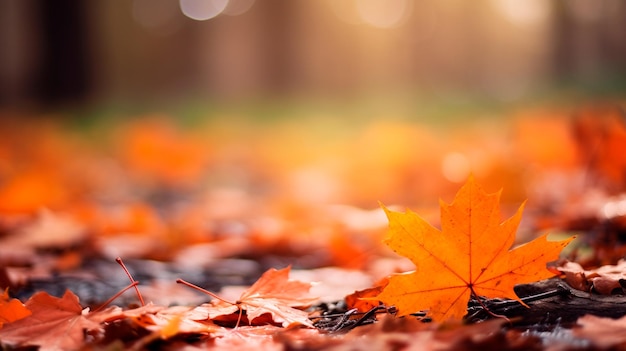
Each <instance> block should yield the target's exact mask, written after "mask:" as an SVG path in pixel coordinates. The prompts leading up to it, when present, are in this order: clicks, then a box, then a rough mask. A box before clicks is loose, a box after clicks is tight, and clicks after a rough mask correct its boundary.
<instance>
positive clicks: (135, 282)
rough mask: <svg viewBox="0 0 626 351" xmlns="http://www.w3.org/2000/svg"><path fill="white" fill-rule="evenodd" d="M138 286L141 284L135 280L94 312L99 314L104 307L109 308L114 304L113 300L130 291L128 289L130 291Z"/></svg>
mask: <svg viewBox="0 0 626 351" xmlns="http://www.w3.org/2000/svg"><path fill="white" fill-rule="evenodd" d="M138 284H139V282H138V281H135V280H133V282H132V283H130V284H128V285H127V286H126V287H125V288H124V289H122V290H120V291H118V292H117V293H116V294H115V295H113V296H111V297H110V298H109V299H108V300H106V301H105V302H104V303H103V304H102V305H100V306H99V307H98V308H96V309H95V310H93V311H92V312H98V311H100V310H102V309H103V308H104V307H106V306H108V305H109V304H110V303H111V302H113V300H115V299H117V298H118V297H119V296H120V295H122V294H123V293H124V292H126V290H128V289H130V288H132V287H135V288H136V287H137V285H138Z"/></svg>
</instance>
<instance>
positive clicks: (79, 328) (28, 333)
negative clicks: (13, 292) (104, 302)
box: [0, 290, 100, 351]
mask: <svg viewBox="0 0 626 351" xmlns="http://www.w3.org/2000/svg"><path fill="white" fill-rule="evenodd" d="M25 305H26V307H27V308H28V309H29V310H30V311H31V312H32V315H30V316H28V317H26V318H23V319H20V320H18V321H16V322H13V323H11V324H7V325H6V326H4V328H2V329H0V339H1V340H2V342H4V343H8V344H13V345H15V346H23V345H39V347H40V348H39V350H41V351H44V350H75V349H79V348H80V347H81V346H83V345H84V343H85V340H84V331H85V330H94V329H98V328H100V324H99V323H98V322H97V321H93V320H91V319H90V318H89V316H88V312H87V310H83V309H82V307H81V306H80V304H79V303H78V297H77V296H76V295H74V293H72V292H71V291H69V290H67V291H66V292H65V294H64V295H63V297H62V298H58V297H54V296H50V295H49V294H48V293H46V292H38V293H36V294H35V295H33V296H32V297H31V298H30V299H29V300H28V301H26V304H25Z"/></svg>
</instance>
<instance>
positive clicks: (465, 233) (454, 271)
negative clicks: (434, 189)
mask: <svg viewBox="0 0 626 351" xmlns="http://www.w3.org/2000/svg"><path fill="white" fill-rule="evenodd" d="M499 201H500V193H499V192H498V193H494V194H487V193H486V192H485V191H484V190H482V188H480V187H479V186H478V185H477V184H476V183H475V181H474V179H473V177H470V178H469V179H468V181H467V182H466V184H465V185H464V186H463V187H461V189H460V190H459V192H458V193H457V195H456V197H455V199H454V201H453V202H452V203H451V204H446V203H444V202H443V201H440V206H441V226H442V230H439V229H436V228H435V227H433V226H431V225H430V224H428V223H427V222H426V221H425V220H424V219H422V218H421V217H420V216H418V215H417V214H415V213H414V212H411V211H410V210H407V211H406V212H405V213H399V212H393V211H390V210H388V209H387V208H385V207H384V206H383V208H384V210H385V212H386V213H387V217H388V218H389V227H390V230H389V232H388V234H387V237H386V238H385V243H386V244H387V245H388V246H389V247H390V248H391V249H393V250H394V251H395V252H396V253H398V254H400V255H402V256H405V257H408V258H409V259H411V261H412V262H413V263H414V264H415V266H416V270H415V271H413V272H406V273H402V274H398V275H394V276H391V277H390V279H389V284H388V285H387V286H386V287H385V289H384V290H383V292H382V293H381V294H380V295H378V296H377V298H378V299H379V300H381V301H382V302H384V303H385V304H386V305H394V306H396V308H397V309H398V314H399V315H400V316H404V315H408V314H410V313H414V312H417V311H420V310H429V315H430V316H431V317H432V318H433V319H434V320H444V319H460V318H461V317H463V315H465V313H466V310H467V303H468V301H469V298H470V294H475V295H480V296H486V297H508V298H513V299H516V300H518V301H520V302H521V300H519V298H518V297H517V296H516V295H515V292H514V290H513V287H514V286H515V285H517V284H522V283H528V282H533V281H537V280H541V279H544V278H548V277H551V276H553V275H554V274H553V273H552V272H550V271H548V270H547V269H546V263H547V262H549V261H552V260H555V259H556V258H557V257H558V255H559V253H560V252H561V249H562V248H563V247H565V246H566V245H567V244H568V243H569V241H570V240H571V238H570V239H567V240H563V241H558V242H550V241H547V239H546V237H547V234H545V235H542V236H541V237H539V238H537V239H535V240H533V241H531V242H529V243H526V244H524V245H522V246H519V247H517V248H515V249H513V250H509V248H510V247H511V246H512V245H513V243H514V240H515V231H516V230H517V226H518V225H519V222H520V219H521V216H522V210H523V205H522V206H520V208H519V209H518V210H517V213H516V214H515V215H513V216H512V217H511V218H509V219H508V220H506V221H504V222H502V223H500V206H499Z"/></svg>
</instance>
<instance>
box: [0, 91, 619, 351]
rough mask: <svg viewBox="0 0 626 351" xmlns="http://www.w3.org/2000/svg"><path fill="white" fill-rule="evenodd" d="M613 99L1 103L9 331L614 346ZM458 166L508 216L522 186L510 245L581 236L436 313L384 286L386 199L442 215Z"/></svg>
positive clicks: (257, 345) (80, 339)
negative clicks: (249, 110) (253, 112)
mask: <svg viewBox="0 0 626 351" xmlns="http://www.w3.org/2000/svg"><path fill="white" fill-rule="evenodd" d="M623 106H624V104H623V102H621V105H620V103H608V102H601V103H593V104H587V105H585V106H575V107H572V106H571V105H568V106H567V107H558V108H557V107H533V108H530V107H527V108H519V109H515V110H514V111H513V110H511V111H498V112H497V114H498V115H500V116H495V117H494V116H484V115H478V114H477V113H474V114H473V115H472V116H469V117H468V118H457V119H446V120H445V121H443V122H436V121H433V120H420V119H419V117H414V118H403V117H401V116H398V115H401V112H397V113H398V115H394V112H389V115H383V114H381V115H380V116H378V115H374V116H370V117H368V118H351V117H347V118H345V119H341V118H337V116H335V115H333V113H331V112H329V111H315V113H312V114H310V115H309V116H307V117H306V118H285V119H278V120H270V121H254V122H250V121H247V120H246V119H245V118H240V116H238V115H236V114H229V115H223V116H221V117H215V116H213V117H212V118H208V119H206V120H205V119H202V118H194V119H192V120H186V121H184V122H180V121H178V122H177V119H176V118H174V117H176V116H170V115H162V114H150V115H140V116H132V118H126V119H124V118H119V119H110V120H108V119H103V120H98V121H97V122H85V121H78V122H76V121H69V122H68V120H67V119H64V118H62V117H58V116H54V117H43V116H41V117H24V118H3V119H2V120H1V121H0V123H1V124H2V126H0V288H1V289H2V292H4V295H3V296H2V297H0V345H2V348H3V350H4V349H6V350H22V349H29V350H30V349H33V348H36V347H39V349H41V350H67V349H75V350H87V349H89V350H92V349H95V350H117V349H137V350H139V349H145V348H149V349H161V350H174V349H176V350H177V349H185V350H196V349H197V350H201V349H218V348H219V349H220V350H221V349H229V348H233V349H246V348H247V349H252V348H254V349H255V350H265V349H267V350H320V349H324V350H326V349H330V350H371V349H406V350H412V349H415V350H422V349H434V350H452V349H466V350H473V349H475V350H492V349H493V350H613V349H623V348H625V347H626V317H623V316H624V315H626V302H624V301H622V300H623V298H624V295H625V294H626V291H625V290H624V289H626V283H624V282H626V263H624V261H621V260H622V259H623V258H624V255H625V254H626V152H624V150H626V115H625V114H624V110H623V109H622V107H623ZM468 177H470V178H472V179H475V180H476V182H477V183H478V184H480V185H481V187H482V188H484V189H485V191H486V192H487V193H490V194H492V193H495V192H498V191H499V190H501V189H502V192H501V193H500V195H498V196H499V197H498V200H499V206H500V208H501V214H500V216H501V217H500V219H499V221H503V220H505V219H506V218H509V217H511V216H513V215H514V214H515V213H516V212H515V211H516V209H517V208H518V207H520V205H522V203H524V202H525V209H524V212H523V215H522V217H521V224H520V226H519V228H518V229H517V231H516V237H515V242H514V245H518V244H523V243H526V242H529V241H531V240H533V239H535V238H537V237H539V236H540V235H542V234H545V233H548V232H549V233H551V234H550V240H564V239H566V238H570V237H571V236H573V235H575V239H574V240H573V241H572V242H571V243H570V244H569V245H568V246H567V247H566V248H565V249H564V250H563V252H561V255H560V258H559V260H557V261H554V262H551V263H550V265H551V268H552V273H551V276H552V277H548V278H546V279H541V280H539V279H538V280H537V281H532V282H524V284H521V283H520V284H519V285H518V286H516V288H515V289H516V290H515V292H516V294H517V296H500V297H499V298H496V297H489V298H485V297H483V296H480V294H472V296H471V297H470V299H469V303H468V305H467V315H466V316H465V318H463V319H460V318H459V319H454V318H451V319H446V320H437V318H434V319H433V318H431V317H432V316H431V314H432V312H433V311H434V307H433V306H423V308H420V309H419V310H415V311H412V313H411V314H407V315H405V316H402V317H401V316H400V315H399V314H401V312H402V311H399V310H398V309H397V308H396V306H393V305H388V304H384V303H382V301H378V300H375V297H376V296H377V293H380V291H381V289H384V288H385V284H386V283H383V281H384V278H385V277H388V276H389V275H391V274H394V273H402V272H409V271H413V270H415V269H416V267H415V264H414V263H413V262H411V260H413V258H411V259H408V258H407V257H403V256H402V255H400V254H398V253H395V252H394V250H395V249H394V250H392V248H390V247H388V246H387V245H385V243H383V239H384V238H385V237H386V235H388V233H389V230H390V229H389V228H390V219H388V216H389V215H388V216H386V215H385V211H384V210H383V209H382V208H381V206H384V207H385V208H388V209H391V210H393V211H401V212H403V211H404V210H405V209H406V208H410V209H411V210H412V211H413V212H415V213H418V214H419V215H420V216H421V218H423V219H424V220H425V221H426V222H428V223H431V224H432V225H433V226H434V227H436V228H441V227H442V221H443V222H444V223H443V226H445V221H446V219H445V217H444V214H443V213H441V216H440V205H441V206H442V209H443V208H444V205H442V204H440V203H439V199H441V201H442V203H443V204H449V203H451V202H453V199H455V194H456V193H457V191H459V189H460V188H461V187H462V186H463V184H464V183H465V182H466V180H467V179H468ZM498 223H499V222H498ZM444 231H445V229H444ZM482 244H483V243H482V242H481V243H480V245H482ZM484 244H485V245H486V244H487V242H485V243H484ZM395 251H398V250H395ZM117 258H120V259H121V260H118V261H120V262H123V264H120V262H116V259H117ZM414 262H415V261H414ZM122 266H125V268H123V267H122ZM418 268H419V267H418ZM124 269H127V270H128V272H125V270H124ZM546 272H547V270H546ZM440 274H442V273H441V272H440V271H434V272H432V275H433V276H437V275H440ZM131 276H132V277H131ZM135 281H136V282H135ZM137 282H138V283H137ZM129 284H130V286H129ZM416 284H419V282H416ZM191 285H195V286H198V287H201V288H202V289H205V290H207V291H208V293H207V292H201V291H199V290H198V289H195V288H193V287H191ZM372 289H373V290H372ZM470 289H471V286H470ZM477 289H478V288H477ZM356 291H360V293H357V294H356V295H355V292H356ZM120 292H122V293H121V294H119V293H120ZM472 292H473V290H472ZM433 294H437V292H433ZM363 296H366V297H369V298H370V300H359V298H358V297H363ZM381 296H382V295H381ZM517 297H519V298H521V301H522V302H523V303H525V304H527V307H525V306H522V304H520V302H519V301H520V300H516V299H517ZM111 298H113V300H112V301H111V300H110V299H111ZM222 300H224V301H226V302H224V301H222ZM229 301H230V302H229ZM431 307H432V310H430V308H431ZM399 312H400V313H399ZM498 316H499V317H498ZM248 317H250V318H248Z"/></svg>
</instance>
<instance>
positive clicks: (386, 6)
mask: <svg viewBox="0 0 626 351" xmlns="http://www.w3.org/2000/svg"><path fill="white" fill-rule="evenodd" d="M409 9H410V3H409V2H408V1H407V0H385V1H380V0H356V10H357V12H358V14H359V16H360V17H361V19H362V20H363V22H365V23H367V24H369V25H372V26H374V27H379V28H391V27H397V26H398V25H400V24H402V22H403V20H404V19H405V18H406V17H407V16H406V14H407V13H408V12H409Z"/></svg>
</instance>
